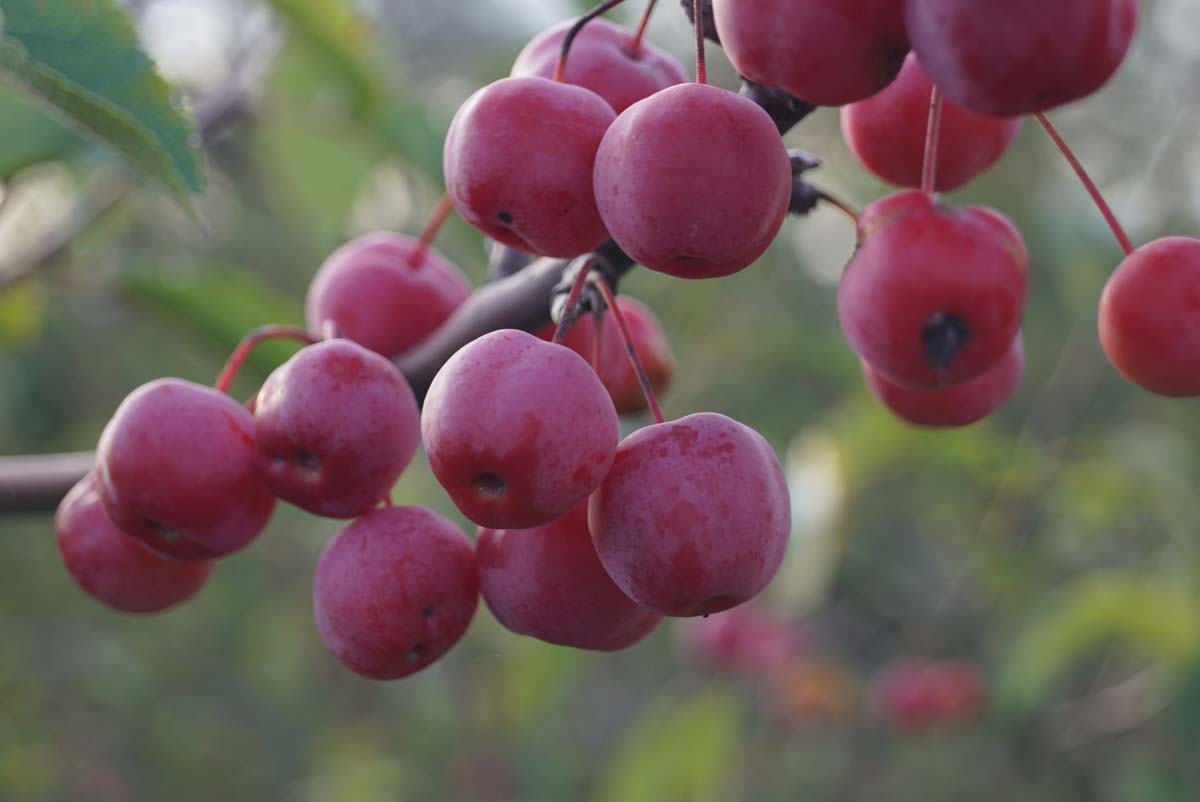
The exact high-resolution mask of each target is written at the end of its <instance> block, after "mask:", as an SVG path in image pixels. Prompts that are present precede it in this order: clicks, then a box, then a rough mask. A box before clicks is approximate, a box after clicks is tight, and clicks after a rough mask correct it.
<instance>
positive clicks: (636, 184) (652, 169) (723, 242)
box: [595, 83, 792, 278]
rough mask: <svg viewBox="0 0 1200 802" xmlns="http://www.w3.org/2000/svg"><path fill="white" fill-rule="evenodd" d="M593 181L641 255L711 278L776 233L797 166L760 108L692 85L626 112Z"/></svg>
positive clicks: (609, 220)
mask: <svg viewBox="0 0 1200 802" xmlns="http://www.w3.org/2000/svg"><path fill="white" fill-rule="evenodd" d="M595 185H596V203H597V204H598V205H599V207H600V214H601V216H602V217H603V218H604V224H605V225H606V226H608V231H609V233H610V234H611V235H612V238H613V239H614V240H616V242H617V245H619V246H621V249H622V250H623V251H625V252H626V253H627V254H629V256H631V257H632V258H633V259H634V261H636V262H637V263H638V264H641V265H644V266H645V267H648V268H650V269H651V270H657V271H659V272H662V273H668V274H670V275H672V276H678V277H680V278H712V277H715V276H727V275H729V274H731V273H736V272H737V271H739V270H741V269H742V268H744V267H746V266H747V265H749V264H751V263H752V262H754V260H756V259H758V257H759V256H761V255H762V253H763V252H764V251H765V250H766V249H767V246H769V245H770V244H771V241H772V240H773V239H775V235H776V234H777V233H779V228H780V226H782V225H783V219H784V217H785V216H786V215H787V210H788V204H789V203H790V201H791V195H792V168H791V161H790V160H789V159H788V154H787V149H786V148H784V146H783V141H782V140H781V139H780V137H779V131H778V129H776V127H775V123H773V122H772V121H771V117H770V116H769V115H768V114H767V113H766V112H765V111H763V110H762V108H761V107H760V106H758V105H757V104H755V103H754V102H752V101H750V100H747V99H746V98H744V97H741V96H739V95H737V94H735V93H733V92H729V91H727V90H725V89H720V88H718V87H715V86H711V85H708V84H695V83H689V84H680V85H679V86H672V87H670V88H668V89H664V90H663V91H661V92H659V93H657V94H655V95H651V96H650V97H648V98H646V99H645V100H642V101H639V102H637V103H634V104H633V105H632V106H630V107H629V108H628V109H626V110H625V111H623V112H621V116H619V117H618V118H617V120H616V122H614V123H613V124H612V126H611V127H610V128H609V129H608V132H607V133H606V134H605V135H604V140H603V141H602V142H601V143H600V150H599V151H598V153H597V154H596V172H595Z"/></svg>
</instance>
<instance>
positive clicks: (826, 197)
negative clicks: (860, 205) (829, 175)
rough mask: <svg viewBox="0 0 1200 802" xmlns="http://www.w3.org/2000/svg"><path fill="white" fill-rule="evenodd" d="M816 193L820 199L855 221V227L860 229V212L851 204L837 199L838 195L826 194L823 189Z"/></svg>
mask: <svg viewBox="0 0 1200 802" xmlns="http://www.w3.org/2000/svg"><path fill="white" fill-rule="evenodd" d="M816 193H817V197H818V198H820V199H821V200H823V201H825V202H826V203H828V204H829V205H830V206H833V207H834V208H835V209H839V210H841V212H842V214H844V215H846V216H847V217H849V218H850V219H851V220H852V221H854V225H855V227H856V228H857V227H858V210H857V209H855V208H854V207H853V206H851V205H850V204H849V203H847V202H846V201H844V200H842V199H841V198H839V197H837V196H836V195H830V194H829V193H828V192H826V191H825V190H823V189H818V190H816Z"/></svg>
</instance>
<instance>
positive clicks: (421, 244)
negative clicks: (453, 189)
mask: <svg viewBox="0 0 1200 802" xmlns="http://www.w3.org/2000/svg"><path fill="white" fill-rule="evenodd" d="M453 209H454V204H452V203H450V196H449V195H448V194H443V195H442V197H441V198H440V199H439V200H438V202H437V205H436V206H434V207H433V212H432V213H430V215H429V220H428V221H427V222H426V223H425V228H423V229H421V237H420V239H418V240H417V247H416V248H414V249H413V252H412V254H411V255H410V256H409V257H408V263H409V265H411V266H412V267H420V266H421V263H422V262H424V261H425V252H426V251H428V250H429V246H430V245H432V244H433V241H434V240H435V239H436V238H437V235H438V232H439V231H441V230H442V224H443V223H445V222H446V218H447V217H449V216H450V212H451V210H453Z"/></svg>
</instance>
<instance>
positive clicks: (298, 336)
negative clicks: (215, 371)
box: [213, 325, 317, 393]
mask: <svg viewBox="0 0 1200 802" xmlns="http://www.w3.org/2000/svg"><path fill="white" fill-rule="evenodd" d="M280 339H282V340H299V341H300V342H302V343H306V344H308V345H312V344H313V343H315V342H317V338H315V337H313V336H312V335H311V334H309V333H308V332H307V331H305V330H304V329H302V328H300V327H299V326H279V325H269V326H259V327H258V328H257V329H254V330H253V331H251V332H250V333H249V334H247V335H246V336H245V337H243V338H242V341H241V342H240V343H238V346H237V348H235V349H233V353H232V354H230V355H229V360H228V361H227V362H226V363H225V367H224V368H222V369H221V375H220V376H218V377H217V383H216V384H215V385H213V386H214V387H216V388H217V390H219V391H220V392H222V393H225V392H228V391H229V385H231V384H233V379H234V377H236V376H237V372H238V370H240V369H241V367H242V363H244V362H245V361H246V357H248V356H250V352H251V351H253V350H254V347H255V346H256V345H258V344H259V343H261V342H265V341H267V340H280Z"/></svg>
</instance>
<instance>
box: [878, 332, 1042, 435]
mask: <svg viewBox="0 0 1200 802" xmlns="http://www.w3.org/2000/svg"><path fill="white" fill-rule="evenodd" d="M862 372H863V378H864V379H866V381H867V387H869V388H870V389H871V392H872V393H874V394H875V397H876V398H878V399H879V400H880V401H882V402H883V403H884V404H885V405H886V406H887V408H888V409H889V410H891V411H892V413H893V414H894V415H896V416H897V417H898V418H901V419H902V420H906V421H908V422H909V423H913V424H916V425H917V426H936V427H949V426H969V425H970V424H972V423H975V422H977V421H980V420H983V419H984V418H986V417H987V416H988V415H991V414H992V413H993V412H995V411H996V410H997V409H999V408H1000V407H1001V406H1003V405H1004V402H1005V401H1007V400H1008V399H1009V398H1010V397H1011V396H1012V394H1013V392H1014V391H1015V390H1016V389H1017V386H1018V385H1019V384H1020V383H1021V377H1022V375H1024V372H1025V352H1024V349H1023V348H1022V346H1021V338H1020V336H1018V337H1017V339H1015V340H1013V343H1012V345H1011V346H1009V349H1008V351H1007V353H1005V355H1004V356H1003V358H1001V360H1000V361H999V362H998V363H997V364H995V365H993V366H992V367H991V368H989V369H988V370H986V371H984V372H983V373H981V374H980V375H978V376H976V377H975V378H973V379H968V380H967V381H965V382H963V383H962V384H956V385H954V386H953V387H947V388H945V389H943V390H928V391H924V392H923V391H920V390H909V389H908V388H906V387H901V386H900V385H898V384H894V383H892V382H890V381H888V380H887V379H886V378H884V377H883V376H880V375H879V374H878V373H876V372H875V371H874V370H872V369H871V366H870V365H868V364H867V363H866V362H863V363H862Z"/></svg>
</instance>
